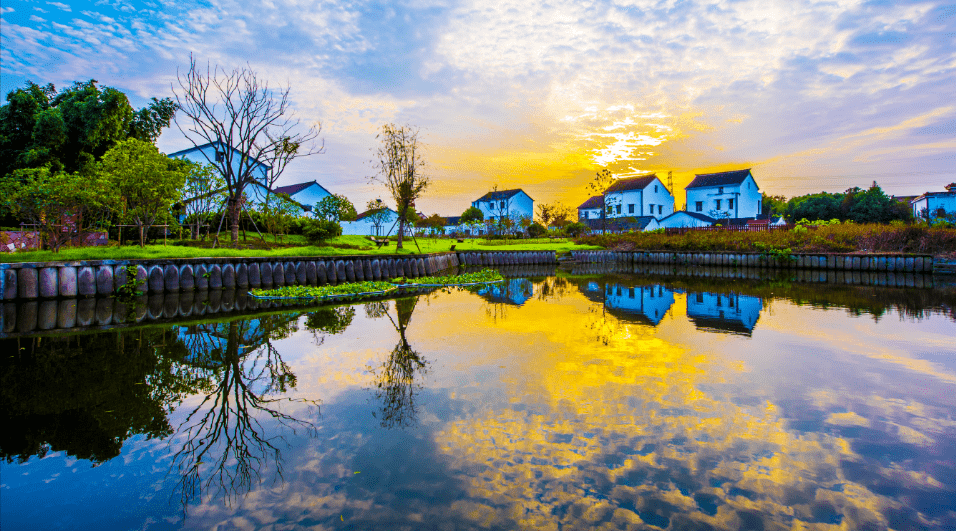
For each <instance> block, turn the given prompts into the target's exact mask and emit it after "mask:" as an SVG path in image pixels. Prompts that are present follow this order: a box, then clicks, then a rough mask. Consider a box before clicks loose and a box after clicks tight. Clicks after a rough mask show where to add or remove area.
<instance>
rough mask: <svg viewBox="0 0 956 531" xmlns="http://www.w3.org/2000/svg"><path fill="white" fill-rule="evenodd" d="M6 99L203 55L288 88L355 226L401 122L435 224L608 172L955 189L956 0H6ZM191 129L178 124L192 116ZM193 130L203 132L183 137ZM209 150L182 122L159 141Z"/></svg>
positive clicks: (150, 89) (305, 164)
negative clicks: (514, 191) (384, 137)
mask: <svg viewBox="0 0 956 531" xmlns="http://www.w3.org/2000/svg"><path fill="white" fill-rule="evenodd" d="M0 9H2V15H0V16H2V21H0V24H2V26H0V90H2V92H3V94H4V95H5V94H6V93H7V92H9V91H10V90H12V89H14V88H17V87H20V86H23V84H24V83H25V82H26V81H28V80H30V81H34V82H36V83H39V84H46V83H54V84H55V85H56V86H57V88H62V87H65V86H67V85H69V84H70V83H72V82H73V81H85V80H88V79H96V80H97V81H98V82H99V83H100V85H102V86H111V87H115V88H117V89H120V90H122V91H124V92H126V93H127V95H128V96H129V97H130V100H131V102H132V103H133V104H134V106H137V107H139V106H142V105H144V104H145V103H146V102H148V101H149V98H151V97H160V98H162V97H171V96H173V88H174V87H176V88H177V89H178V84H177V74H181V73H183V72H184V71H185V70H186V69H188V66H189V61H190V55H192V56H193V57H195V58H196V60H197V61H198V62H199V63H201V64H204V65H205V64H207V63H208V64H211V65H213V66H217V65H218V66H220V67H222V68H224V69H226V70H229V71H231V70H233V69H235V68H249V69H251V70H253V71H255V73H256V74H257V75H258V76H259V78H260V79H263V80H267V81H268V82H270V85H271V86H274V87H283V86H288V87H289V88H290V90H291V92H290V97H291V99H292V111H293V112H294V113H295V117H296V118H298V119H300V120H301V122H302V124H303V127H307V126H310V125H311V126H320V127H321V130H320V135H319V138H320V139H321V140H322V141H324V153H322V154H317V155H313V156H309V157H303V158H300V159H298V160H296V161H294V162H293V163H292V164H291V165H290V166H289V168H288V169H287V170H286V172H285V173H284V174H283V176H282V177H281V179H280V181H279V184H293V183H297V182H304V181H311V180H313V179H314V180H317V181H318V182H319V183H320V184H321V185H323V186H324V187H326V188H327V189H328V190H330V191H331V192H333V193H338V194H344V195H345V196H347V197H348V198H349V199H350V200H351V201H352V202H353V203H354V204H355V205H356V207H357V208H358V209H359V211H362V210H364V205H365V203H366V202H367V201H369V200H371V199H374V198H376V197H383V198H387V192H386V191H385V189H384V187H383V186H382V185H381V184H378V183H376V182H374V181H372V180H370V177H372V176H374V175H375V171H376V170H375V168H374V166H373V164H372V163H371V161H372V158H373V155H374V151H375V149H376V148H377V147H378V140H377V139H376V134H377V132H378V131H380V130H381V127H382V126H383V125H384V124H386V123H396V124H407V125H410V126H413V127H417V128H419V130H420V139H421V141H422V143H423V144H424V148H425V149H424V156H425V162H426V169H427V171H428V175H429V176H430V177H431V179H432V184H431V186H430V187H429V188H428V189H427V191H426V193H425V194H424V196H423V197H422V198H421V199H420V200H419V201H418V202H417V206H418V209H419V210H420V211H422V212H424V213H425V214H432V213H438V214H441V215H446V216H447V215H458V214H460V213H461V212H462V211H463V210H465V208H467V207H468V206H469V205H470V203H471V201H473V200H475V199H477V198H478V197H480V196H481V195H483V194H484V193H486V192H488V191H490V190H492V189H493V188H494V187H496V186H497V188H498V189H511V188H521V189H523V190H524V191H525V192H527V193H528V194H529V195H530V196H531V197H532V198H533V199H534V200H535V201H536V203H537V204H541V203H553V202H561V203H563V204H565V205H567V206H570V207H576V206H577V205H579V204H581V203H583V202H584V201H585V200H586V199H587V197H588V196H589V195H591V194H590V193H589V190H588V184H589V183H590V182H592V181H593V180H594V177H595V174H596V173H597V172H598V171H600V170H601V169H604V168H607V169H609V170H610V171H611V172H612V173H613V174H614V175H615V176H616V177H626V176H629V175H636V174H640V173H645V172H658V175H659V176H660V177H661V179H662V181H663V182H664V183H665V184H666V183H667V182H668V181H667V175H668V172H672V176H673V188H674V189H675V197H676V201H677V206H678V207H680V206H681V205H682V204H683V203H684V200H685V196H684V191H683V189H684V187H685V186H686V185H687V184H688V183H689V182H690V181H691V179H692V178H693V175H694V174H699V173H710V172H716V171H725V170H732V169H742V168H752V173H753V175H754V178H755V180H756V181H757V183H758V185H759V186H760V188H761V190H762V191H763V192H764V193H765V194H770V195H784V196H786V197H792V196H795V195H802V194H807V193H815V192H820V191H830V192H842V191H844V190H846V189H847V188H850V187H853V186H860V187H863V188H866V187H868V186H869V185H870V184H871V183H872V182H873V181H876V182H877V183H878V184H879V185H880V186H881V187H882V188H883V189H884V190H885V191H886V192H887V193H889V194H896V195H917V194H920V193H922V192H926V191H942V190H943V186H944V185H945V184H948V183H950V182H954V181H956V52H954V50H956V4H954V3H952V2H940V1H925V2H922V1H905V2H900V1H853V0H827V1H815V0H787V1H781V0H777V1H768V0H756V1H750V0H739V1H734V0H701V1H695V0H688V1H680V0H660V1H658V0H633V1H628V0H595V1H581V0H501V1H487V0H484V1H478V0H474V1H472V0H462V1H452V0H449V1H445V0H406V1H401V0H400V1H354V2H346V1H336V0H332V1H315V0H257V1H246V0H207V1H197V2H190V1H182V0H177V1H172V0H135V1H134V0H98V1H63V2H49V1H45V0H4V1H3V4H2V8H0ZM180 119H182V118H180ZM182 125H183V126H184V128H185V126H188V124H185V123H184V124H182ZM157 145H158V147H159V148H160V150H161V151H164V152H167V153H170V152H173V151H177V150H179V149H183V148H186V147H189V146H191V145H192V144H191V142H190V140H189V139H188V138H186V137H185V136H184V134H183V133H182V132H181V131H180V130H179V128H177V127H176V126H175V125H174V126H173V127H171V128H170V129H168V130H167V131H166V132H164V133H163V135H162V136H161V137H160V139H159V141H158V142H157Z"/></svg>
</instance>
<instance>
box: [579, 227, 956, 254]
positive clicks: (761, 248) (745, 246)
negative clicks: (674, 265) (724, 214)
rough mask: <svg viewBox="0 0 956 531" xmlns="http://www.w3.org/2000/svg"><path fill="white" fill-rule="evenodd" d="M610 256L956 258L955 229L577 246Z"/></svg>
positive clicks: (700, 233) (660, 238)
mask: <svg viewBox="0 0 956 531" xmlns="http://www.w3.org/2000/svg"><path fill="white" fill-rule="evenodd" d="M576 242H577V243H579V244H582V245H596V246H599V247H602V248H604V249H610V250H615V251H679V252H738V253H739V252H743V253H749V252H758V253H759V252H767V253H774V252H777V253H787V254H789V253H793V254H813V253H905V254H929V255H933V256H938V257H949V258H956V229H951V228H936V227H927V226H922V225H903V226H894V225H878V224H866V225H857V224H853V223H844V224H839V225H824V226H820V227H798V228H795V229H792V230H770V231H739V232H738V231H734V230H692V231H688V232H686V233H684V234H663V233H655V232H637V233H627V234H590V235H587V236H583V237H581V238H578V239H577V240H576Z"/></svg>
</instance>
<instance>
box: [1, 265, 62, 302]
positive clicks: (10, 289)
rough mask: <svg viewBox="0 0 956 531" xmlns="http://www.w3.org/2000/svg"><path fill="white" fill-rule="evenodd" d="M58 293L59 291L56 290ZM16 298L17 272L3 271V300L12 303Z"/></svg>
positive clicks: (14, 270) (13, 270) (11, 270)
mask: <svg viewBox="0 0 956 531" xmlns="http://www.w3.org/2000/svg"><path fill="white" fill-rule="evenodd" d="M57 291H59V290H57ZM16 298H17V270H16V269H4V270H3V300H5V301H12V300H13V299H16Z"/></svg>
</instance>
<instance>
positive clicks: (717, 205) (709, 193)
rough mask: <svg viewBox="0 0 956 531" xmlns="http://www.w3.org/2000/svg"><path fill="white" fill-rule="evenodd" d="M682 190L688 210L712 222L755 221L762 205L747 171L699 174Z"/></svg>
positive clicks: (759, 192)
mask: <svg viewBox="0 0 956 531" xmlns="http://www.w3.org/2000/svg"><path fill="white" fill-rule="evenodd" d="M685 190H686V192H687V210H688V211H689V212H696V213H698V214H704V215H705V216H709V217H711V218H714V219H722V218H736V219H740V218H756V217H757V216H758V215H759V214H760V210H761V203H762V202H763V193H762V192H761V191H760V188H759V187H757V181H755V180H754V177H753V175H751V173H750V169H749V168H748V169H746V170H735V171H725V172H722V173H705V174H699V175H697V176H695V177H694V180H693V181H691V183H690V184H688V185H687V188H685Z"/></svg>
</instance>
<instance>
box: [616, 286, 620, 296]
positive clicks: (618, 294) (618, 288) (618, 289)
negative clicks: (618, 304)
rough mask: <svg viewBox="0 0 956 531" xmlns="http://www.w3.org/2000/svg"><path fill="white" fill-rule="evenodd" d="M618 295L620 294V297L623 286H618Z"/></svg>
mask: <svg viewBox="0 0 956 531" xmlns="http://www.w3.org/2000/svg"><path fill="white" fill-rule="evenodd" d="M617 296H618V297H620V296H621V286H618V287H617Z"/></svg>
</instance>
